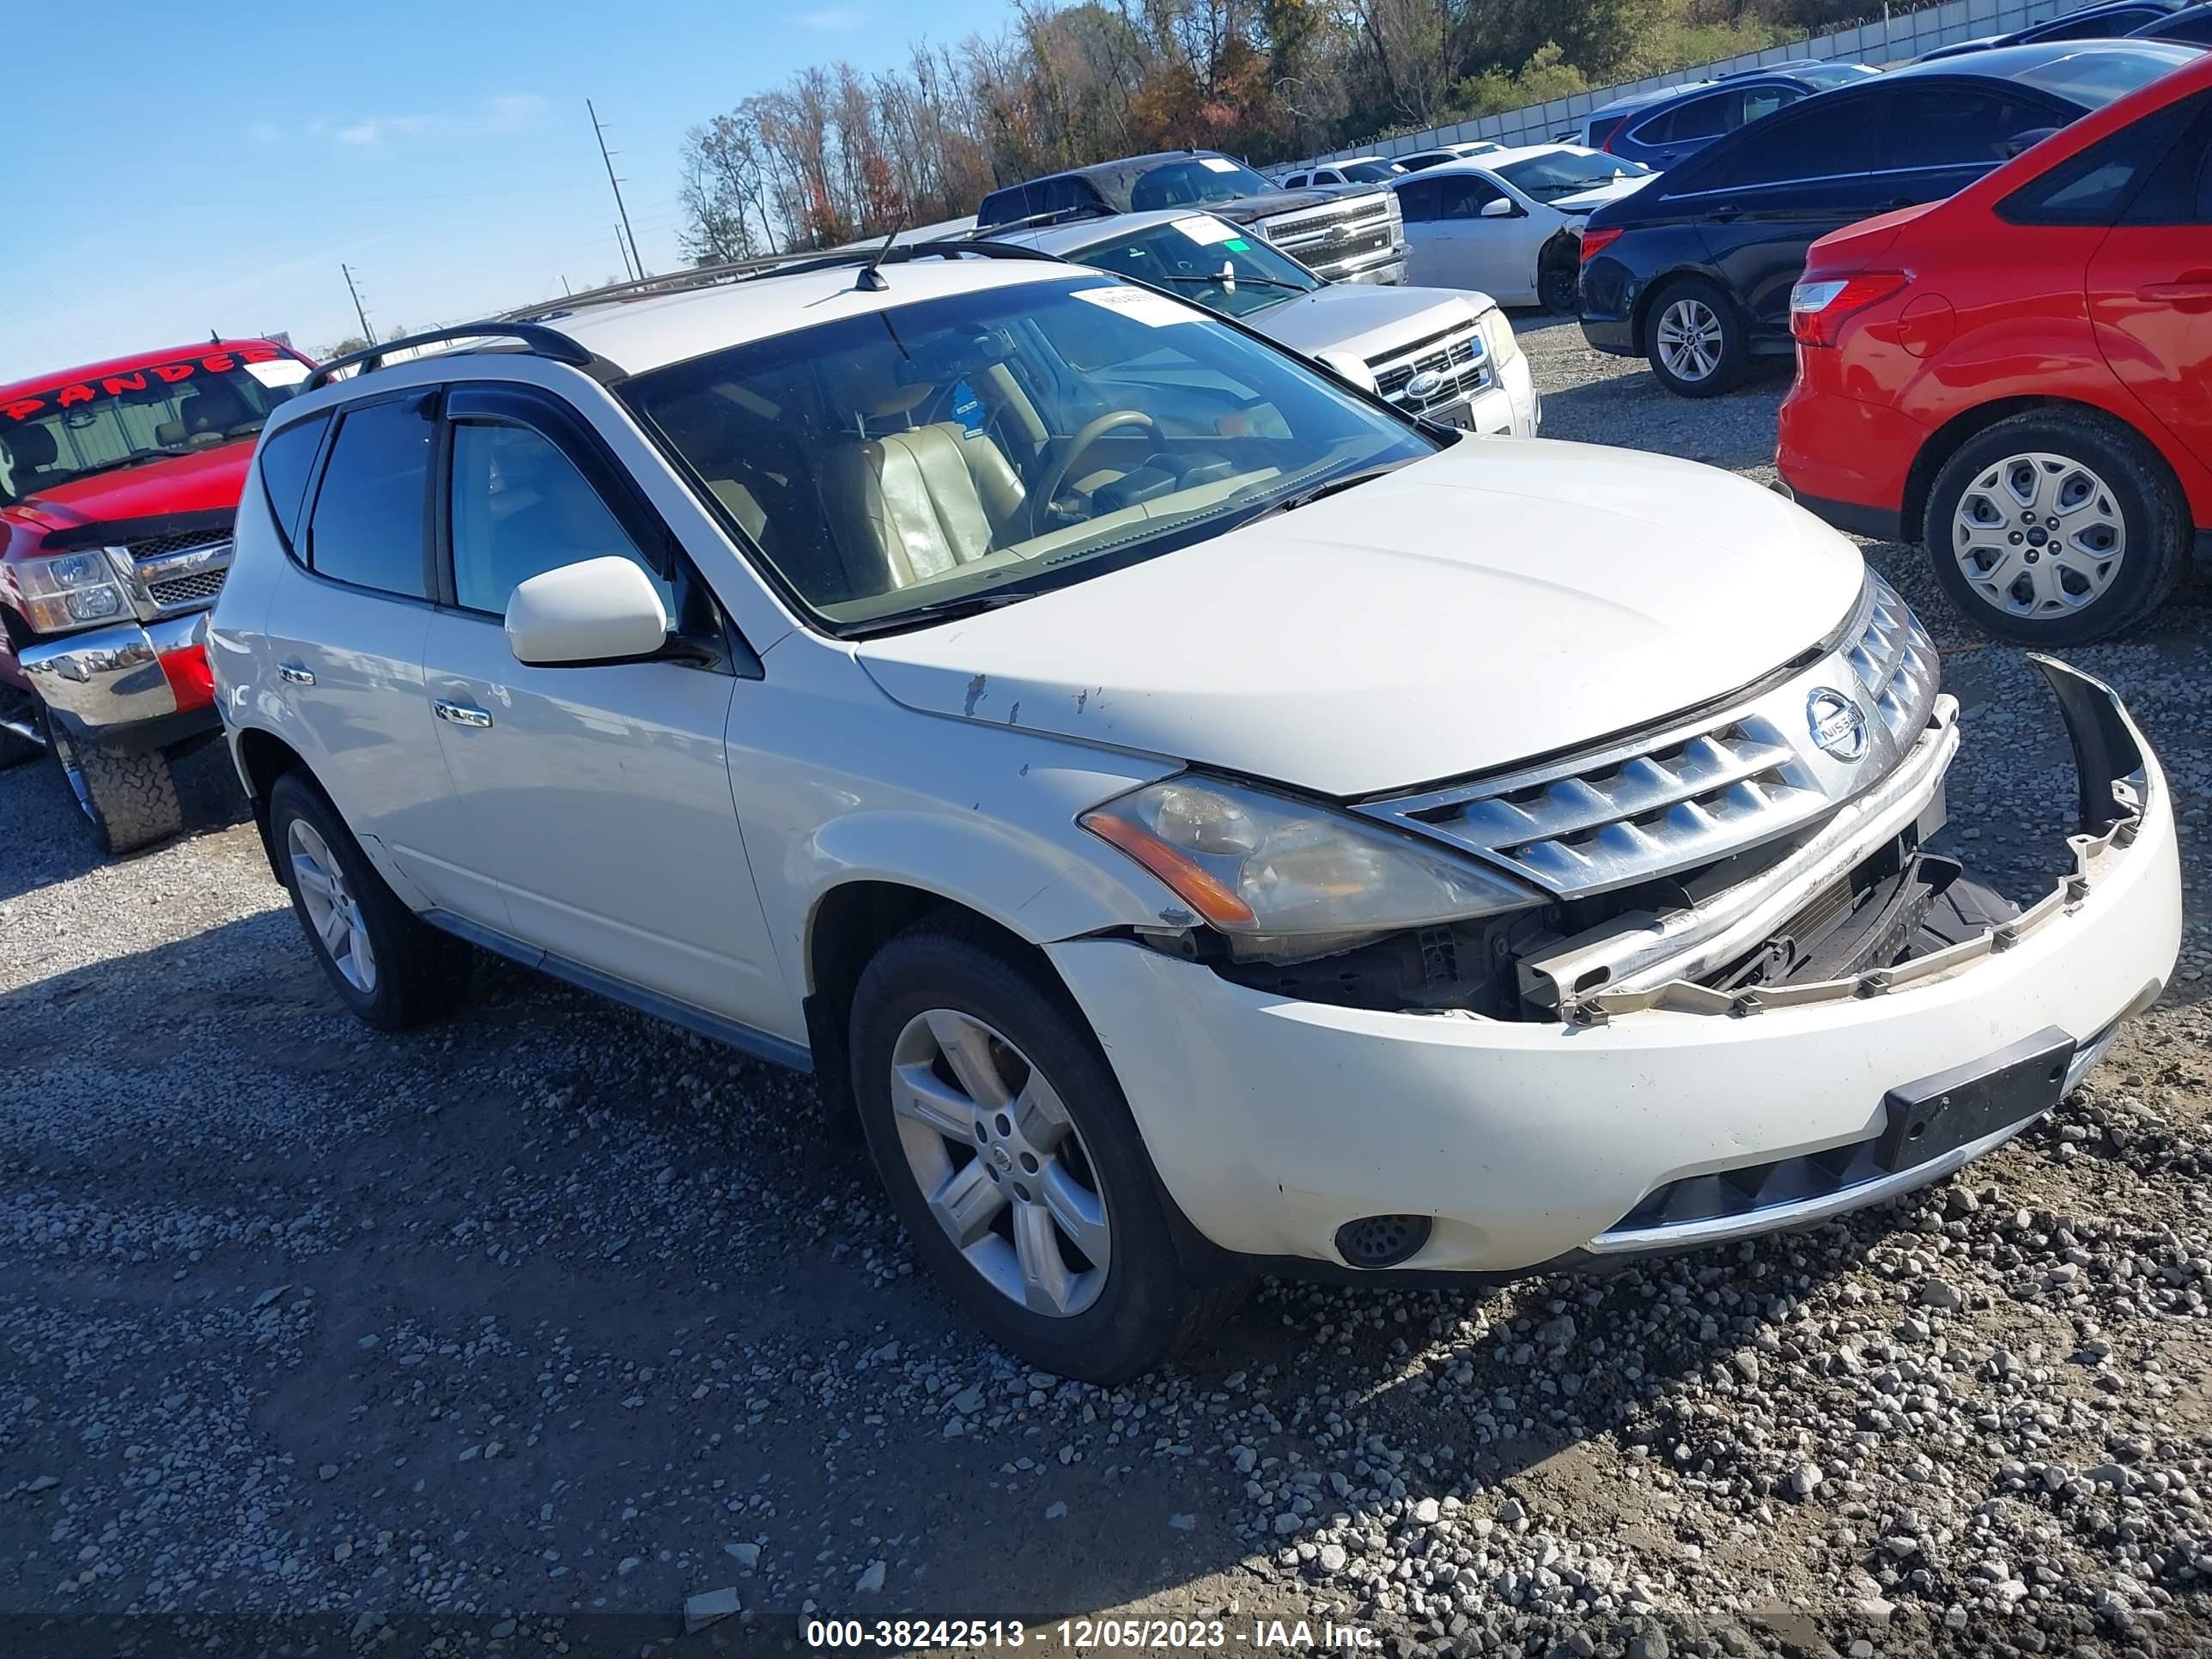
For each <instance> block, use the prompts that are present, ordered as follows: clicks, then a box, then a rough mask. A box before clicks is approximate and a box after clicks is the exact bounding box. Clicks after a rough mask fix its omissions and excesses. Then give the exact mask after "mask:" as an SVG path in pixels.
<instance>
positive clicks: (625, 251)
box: [615, 225, 637, 278]
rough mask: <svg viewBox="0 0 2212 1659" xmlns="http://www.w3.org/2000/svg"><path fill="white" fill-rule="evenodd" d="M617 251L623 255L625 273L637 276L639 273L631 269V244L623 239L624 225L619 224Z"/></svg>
mask: <svg viewBox="0 0 2212 1659" xmlns="http://www.w3.org/2000/svg"><path fill="white" fill-rule="evenodd" d="M615 252H617V253H618V254H620V255H621V256H622V262H623V276H629V277H632V278H635V276H636V275H637V273H636V272H635V270H631V269H630V263H629V243H628V242H625V241H624V240H623V234H622V227H621V226H620V225H617V226H616V227H615Z"/></svg>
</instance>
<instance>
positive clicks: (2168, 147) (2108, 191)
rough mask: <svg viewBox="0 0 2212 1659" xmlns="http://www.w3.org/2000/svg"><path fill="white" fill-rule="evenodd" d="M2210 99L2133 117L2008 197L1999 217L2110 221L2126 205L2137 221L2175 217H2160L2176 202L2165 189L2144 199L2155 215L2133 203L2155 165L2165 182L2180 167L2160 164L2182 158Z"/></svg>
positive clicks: (2021, 221) (2024, 221) (2032, 221)
mask: <svg viewBox="0 0 2212 1659" xmlns="http://www.w3.org/2000/svg"><path fill="white" fill-rule="evenodd" d="M2208 102H2212V100H2208V99H2206V98H2205V97H2203V96H2199V97H2196V98H2191V99H2186V100H2183V101H2182V102H2181V103H2179V104H2176V105H2174V106H2172V107H2170V108H2167V109H2163V110H2160V111H2159V112H2157V113H2156V114H2154V115H2151V116H2148V117H2146V118H2143V119H2142V120H2140V121H2131V122H2130V123H2129V124H2128V125H2126V126H2124V127H2122V128H2121V129H2120V130H2119V131H2118V132H2116V133H2113V134H2112V136H2111V137H2108V138H2106V139H2103V140H2101V141H2100V142H2099V143H2093V144H2092V145H2090V146H2089V148H2088V149H2085V150H2083V151H2082V152H2081V154H2080V155H2076V156H2075V157H2074V158H2073V159H2072V160H2071V161H2063V162H2061V163H2060V164H2059V165H2058V166H2057V167H2053V168H2051V170H2050V171H2049V172H2048V173H2045V174H2044V175H2043V176H2042V177H2041V178H2040V179H2034V180H2033V181H2031V182H2030V183H2028V184H2026V185H2022V186H2021V188H2020V189H2018V190H2016V191H2014V192H2013V193H2012V194H2011V195H2009V196H2008V197H2005V199H2004V200H2003V201H2002V202H2000V203H1999V204H1997V215H1998V216H1999V217H2000V218H2004V219H2008V220H2010V221H2011V222H2013V223H2015V224H2016V225H2109V224H2111V223H2112V222H2113V221H2114V220H2115V219H2117V218H2118V217H2120V216H2121V212H2122V210H2123V209H2126V210H2127V213H2126V216H2127V218H2128V219H2129V220H2130V222H2133V223H2137V224H2157V223H2161V222H2173V221H2170V220H2161V219H2160V218H2159V217H2157V215H2158V214H2160V213H2161V212H2165V211H2170V210H2172V207H2173V205H2174V203H2173V201H2172V198H2171V197H2167V198H2166V199H2164V200H2160V199H2157V198H2159V197H2162V196H2164V195H2165V192H2164V191H2160V190H2154V191H2150V192H2148V193H2147V195H2146V198H2145V200H2144V201H2143V202H2142V204H2139V205H2140V208H2141V210H2144V211H2148V212H2149V213H2151V214H2152V215H2153V217H2150V218H2141V217H2138V216H2137V212H2138V210H2137V207H2136V206H2131V205H2130V204H2133V203H2134V202H2135V198H2136V192H2137V191H2138V189H2139V188H2140V187H2141V186H2142V183H2143V180H2144V179H2145V178H2146V177H2147V176H2148V175H2149V174H2150V173H2152V171H2153V170H2154V169H2158V170H2159V171H2160V182H2161V184H2163V183H2164V182H2165V181H2166V179H2170V178H2172V175H2173V173H2174V172H2175V168H2174V167H2166V168H2164V169H2159V163H2160V161H2166V160H2167V159H2168V158H2170V157H2172V158H2176V159H2177V160H2178V157H2179V151H2178V150H2177V145H2179V144H2180V141H2181V140H2182V137H2183V135H2184V133H2185V130H2186V129H2187V128H2188V127H2189V125H2190V123H2191V120H2192V119H2194V118H2196V116H2197V112H2199V111H2201V110H2203V109H2204V108H2205V107H2206V106H2207V105H2208ZM2194 136H2195V137H2196V138H2197V149H2196V151H2194V152H2193V153H2196V154H2198V155H2201V154H2202V141H2203V134H2202V133H2201V131H2200V132H2199V133H2198V134H2197V135H2194ZM2182 148H2187V146H2182Z"/></svg>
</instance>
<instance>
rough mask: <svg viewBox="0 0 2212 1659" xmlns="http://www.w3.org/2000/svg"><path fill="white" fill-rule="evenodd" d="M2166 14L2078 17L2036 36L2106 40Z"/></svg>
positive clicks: (2058, 38) (2140, 13) (2149, 12)
mask: <svg viewBox="0 0 2212 1659" xmlns="http://www.w3.org/2000/svg"><path fill="white" fill-rule="evenodd" d="M2164 15H2166V14H2165V13H2163V12H2158V11H2149V10H2144V11H2115V12H2108V13H2106V15H2103V16H2101V17H2087V18H2076V19H2074V20H2071V21H2067V22H2064V23H2061V24H2059V25H2058V26H2057V27H2056V28H2048V29H2045V30H2043V31H2042V32H2040V33H2038V34H2037V36H2036V37H2035V38H2036V39H2037V40H2109V39H2111V38H2112V37H2113V36H2116V35H2122V34H2125V33H2128V31H2129V30H2130V29H2139V28H2141V27H2142V26H2143V25H2144V24H2145V23H2148V22H2151V21H2154V20H2155V19H2157V18H2160V17H2163V16H2164Z"/></svg>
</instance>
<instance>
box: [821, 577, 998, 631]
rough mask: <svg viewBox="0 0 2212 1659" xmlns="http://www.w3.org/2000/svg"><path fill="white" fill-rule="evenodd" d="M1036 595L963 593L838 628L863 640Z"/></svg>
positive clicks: (996, 589) (968, 615) (995, 592)
mask: <svg viewBox="0 0 2212 1659" xmlns="http://www.w3.org/2000/svg"><path fill="white" fill-rule="evenodd" d="M1035 598H1036V591H1035V590H1033V589H1027V588H1024V589H1018V590H1017V589H1011V588H995V589H994V590H992V591H991V592H987V593H963V594H962V595H961V596H960V597H959V598H958V599H937V600H933V602H931V603H930V604H928V605H914V606H911V607H910V608H908V609H907V610H904V611H893V612H892V613H891V614H890V616H888V617H869V618H868V619H867V620H866V621H865V622H856V623H843V624H842V625H841V626H840V627H839V628H838V629H837V631H838V633H840V634H841V635H843V636H844V637H845V638H847V639H848V640H857V639H863V638H865V637H866V636H867V635H870V634H888V633H890V632H891V631H892V630H893V629H900V628H919V627H921V625H922V624H924V623H934V622H949V621H951V619H952V618H953V617H972V616H975V614H976V613H977V612H979V611H997V610H1000V609H1001V608H1002V607H1004V606H1006V605H1019V604H1020V603H1021V602H1022V601H1023V600H1024V599H1035Z"/></svg>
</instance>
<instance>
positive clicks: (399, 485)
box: [307, 399, 431, 599]
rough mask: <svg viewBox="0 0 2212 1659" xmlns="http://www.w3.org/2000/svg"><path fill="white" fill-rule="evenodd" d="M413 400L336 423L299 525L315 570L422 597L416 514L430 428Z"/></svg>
mask: <svg viewBox="0 0 2212 1659" xmlns="http://www.w3.org/2000/svg"><path fill="white" fill-rule="evenodd" d="M414 401H415V400H413V399H403V400H401V401H399V402H397V403H387V404H370V405H369V406H368V408H366V409H356V410H348V411H347V412H346V414H345V415H344V416H343V418H342V419H341V420H340V421H339V422H338V432H337V438H336V439H334V440H333V441H332V442H331V459H330V463H329V465H326V466H325V468H324V469H323V487H322V488H321V489H319V490H318V491H316V493H315V510H314V513H313V515H312V516H311V517H310V519H309V520H308V523H307V562H308V565H309V566H310V567H311V568H313V570H314V571H315V573H316V574H318V575H323V576H330V577H333V578H335V579H336V580H339V581H342V582H351V583H353V584H354V585H355V586H359V587H373V588H375V589H378V590H379V591H380V592H386V593H400V594H404V595H405V596H407V597H408V598H410V599H424V598H427V597H428V586H427V584H426V583H425V582H424V580H423V558H422V518H423V507H424V503H425V501H426V500H427V499H428V484H429V477H430V430H431V428H430V422H429V421H428V418H426V416H425V415H424V413H423V411H422V410H421V409H420V408H418V407H413V406H411V405H412V404H414Z"/></svg>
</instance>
